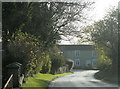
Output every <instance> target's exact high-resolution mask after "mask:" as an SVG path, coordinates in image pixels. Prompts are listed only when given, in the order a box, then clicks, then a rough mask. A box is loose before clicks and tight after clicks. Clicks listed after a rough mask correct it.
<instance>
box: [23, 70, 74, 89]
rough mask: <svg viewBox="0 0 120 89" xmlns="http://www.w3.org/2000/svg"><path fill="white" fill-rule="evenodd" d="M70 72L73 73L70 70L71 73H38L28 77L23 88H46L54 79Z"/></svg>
mask: <svg viewBox="0 0 120 89" xmlns="http://www.w3.org/2000/svg"><path fill="white" fill-rule="evenodd" d="M68 74H72V73H70V72H69V73H63V74H56V75H52V74H41V73H38V74H36V75H34V76H33V77H28V78H27V79H26V83H23V85H22V89H28V88H30V89H35V88H37V89H45V88H46V87H48V84H49V82H50V81H52V80H53V79H55V78H57V77H60V76H64V75H68Z"/></svg>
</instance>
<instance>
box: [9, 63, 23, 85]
mask: <svg viewBox="0 0 120 89" xmlns="http://www.w3.org/2000/svg"><path fill="white" fill-rule="evenodd" d="M21 65H22V64H20V63H18V62H14V63H11V64H9V65H7V69H8V76H10V75H11V74H13V87H20V82H19V81H20V76H21Z"/></svg>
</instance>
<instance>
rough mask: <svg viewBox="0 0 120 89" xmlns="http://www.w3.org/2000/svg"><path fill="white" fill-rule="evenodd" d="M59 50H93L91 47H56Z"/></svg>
mask: <svg viewBox="0 0 120 89" xmlns="http://www.w3.org/2000/svg"><path fill="white" fill-rule="evenodd" d="M58 47H59V48H60V49H61V50H95V47H94V46H93V45H58Z"/></svg>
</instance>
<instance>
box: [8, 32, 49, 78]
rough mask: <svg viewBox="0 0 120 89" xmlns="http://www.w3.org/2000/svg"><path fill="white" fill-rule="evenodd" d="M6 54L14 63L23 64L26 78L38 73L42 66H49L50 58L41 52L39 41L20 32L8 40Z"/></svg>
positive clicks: (41, 46) (41, 47)
mask: <svg viewBox="0 0 120 89" xmlns="http://www.w3.org/2000/svg"><path fill="white" fill-rule="evenodd" d="M8 52H9V54H10V57H12V59H14V61H15V62H16V61H17V62H20V63H21V64H23V72H24V73H25V75H27V76H30V75H33V74H34V73H36V72H40V71H41V70H42V68H43V66H48V65H49V66H50V65H51V64H50V58H49V56H47V55H46V54H45V52H43V44H42V43H41V42H40V41H39V39H38V38H37V37H35V36H33V35H30V34H27V33H23V32H21V31H20V30H19V31H17V32H15V33H14V34H13V35H12V39H9V44H8ZM47 70H48V71H50V70H49V69H47ZM47 70H46V72H47Z"/></svg>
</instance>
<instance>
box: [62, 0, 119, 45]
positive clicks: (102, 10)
mask: <svg viewBox="0 0 120 89" xmlns="http://www.w3.org/2000/svg"><path fill="white" fill-rule="evenodd" d="M91 1H94V2H95V4H94V5H93V8H94V9H92V11H90V12H89V15H90V17H91V18H92V20H91V21H92V22H94V21H99V20H100V19H102V18H103V17H104V16H105V14H106V13H107V11H108V10H109V9H110V8H112V7H114V6H115V7H118V2H119V1H120V0H91ZM77 40H78V39H77V38H74V39H73V40H71V43H70V42H68V41H63V40H62V41H61V44H74V43H77Z"/></svg>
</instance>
